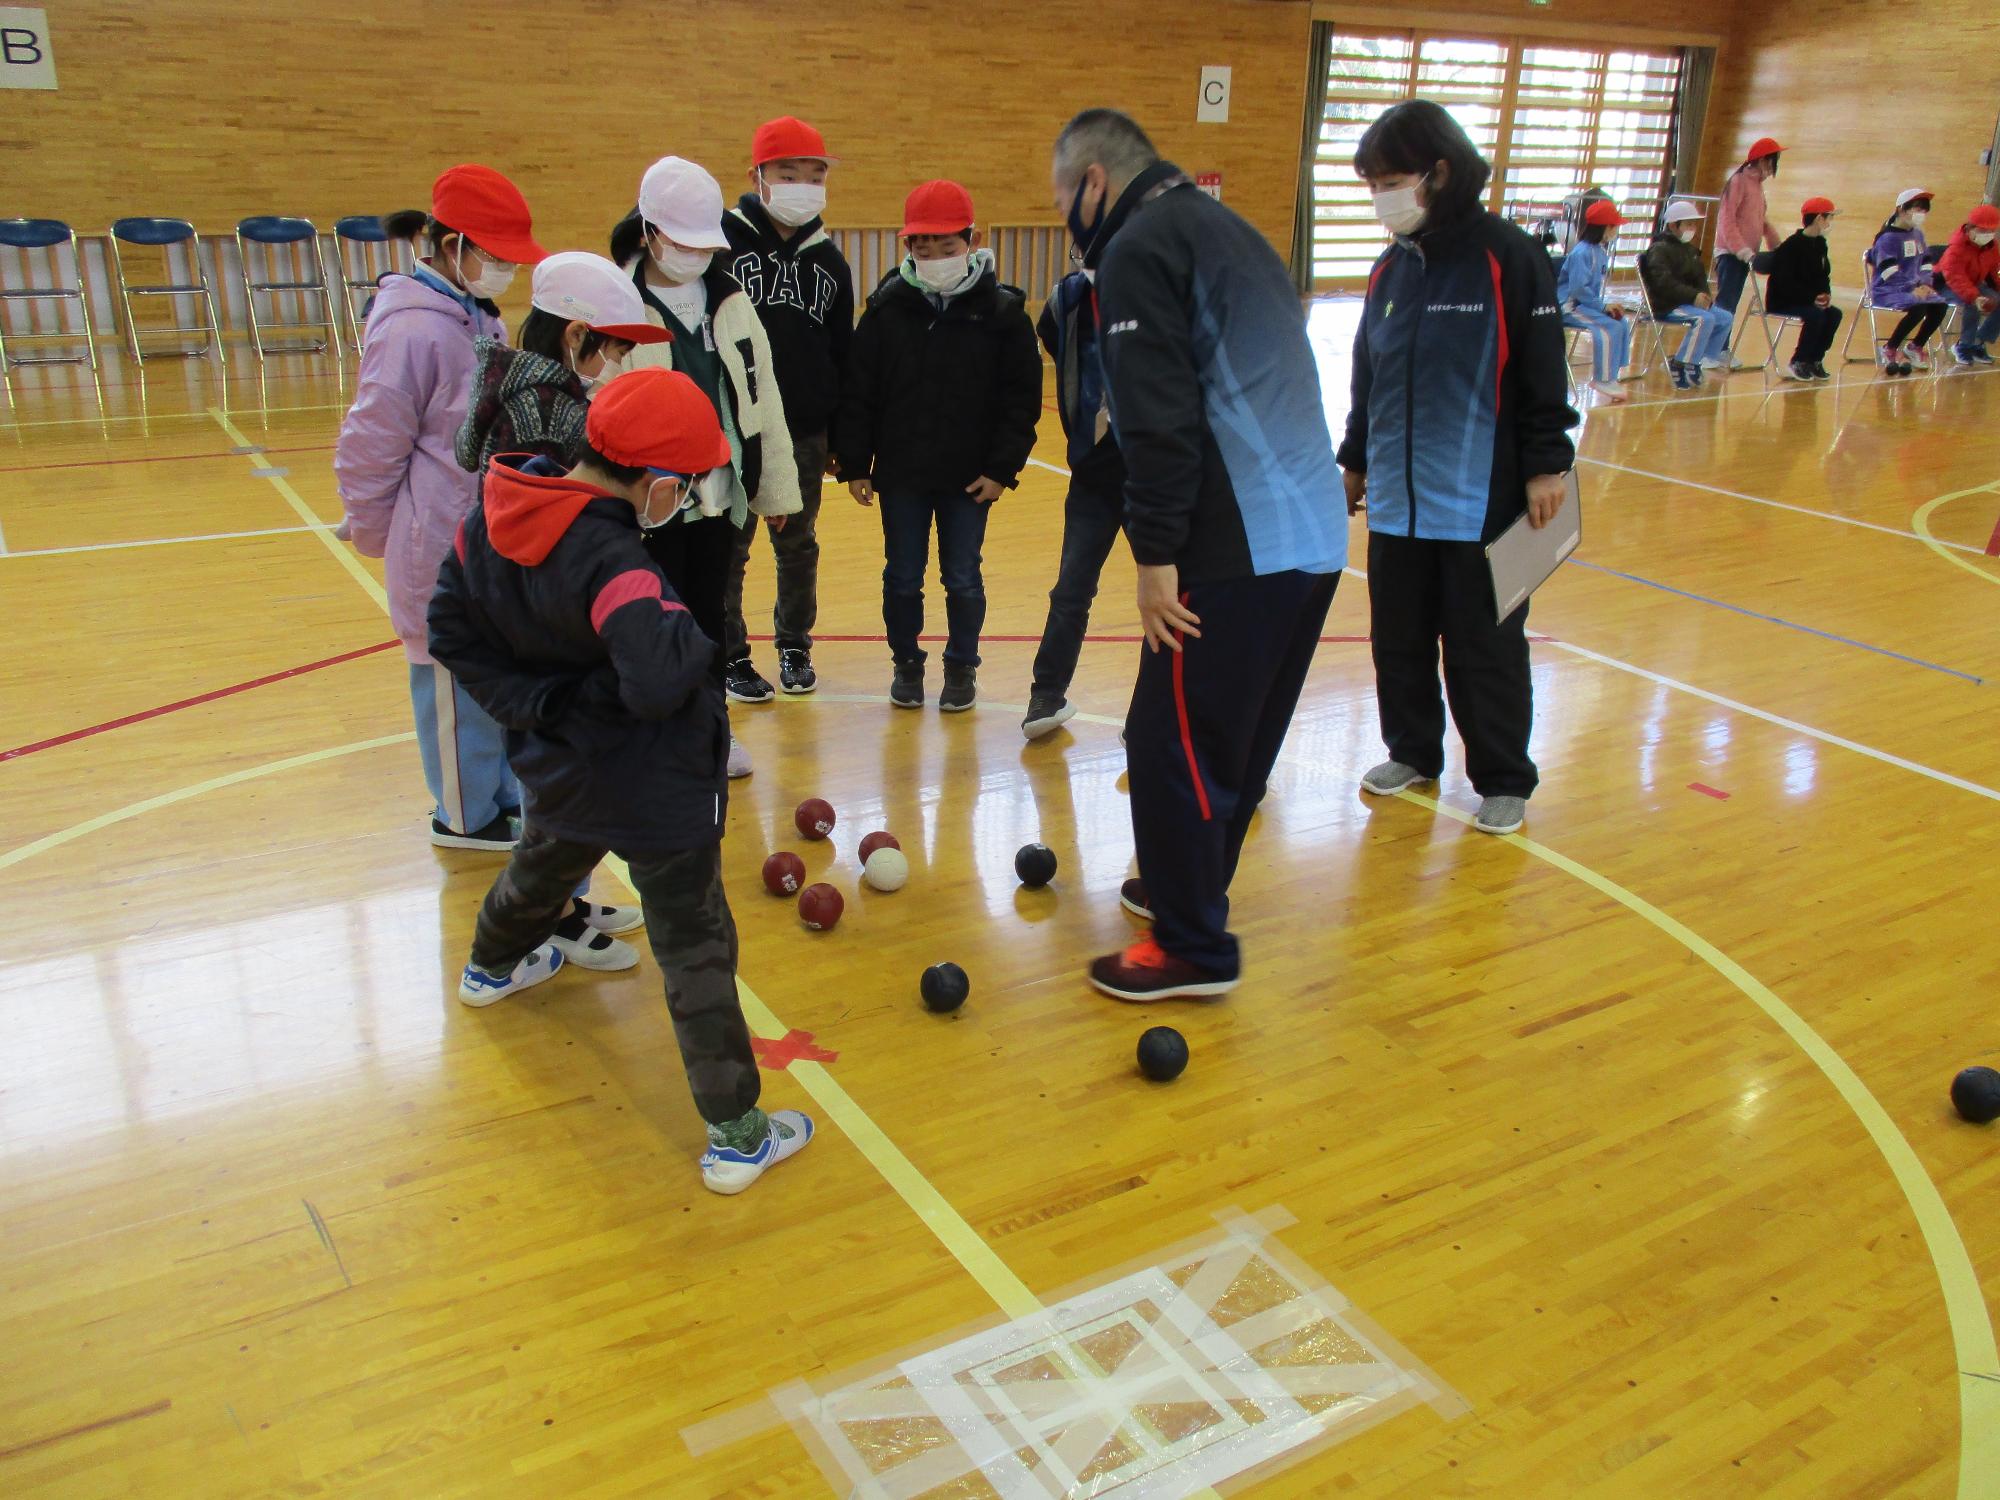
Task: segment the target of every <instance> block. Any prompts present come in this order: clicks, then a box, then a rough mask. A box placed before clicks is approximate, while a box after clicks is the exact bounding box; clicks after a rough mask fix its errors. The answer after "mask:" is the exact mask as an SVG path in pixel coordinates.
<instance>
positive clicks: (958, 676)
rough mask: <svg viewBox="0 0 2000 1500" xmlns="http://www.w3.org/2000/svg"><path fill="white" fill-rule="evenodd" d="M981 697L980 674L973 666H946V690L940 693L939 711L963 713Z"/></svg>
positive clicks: (946, 664) (947, 664) (948, 664)
mask: <svg viewBox="0 0 2000 1500" xmlns="http://www.w3.org/2000/svg"><path fill="white" fill-rule="evenodd" d="M978 697H979V674H978V672H977V671H976V670H975V669H974V668H972V667H955V666H953V665H952V664H951V663H950V662H946V663H945V667H944V691H943V692H941V693H939V694H938V712H939V713H944V714H962V713H964V712H965V711H966V710H967V709H968V708H970V707H972V705H973V703H974V702H975V701H976V700H977V699H978Z"/></svg>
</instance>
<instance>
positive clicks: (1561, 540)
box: [1486, 469, 1583, 624]
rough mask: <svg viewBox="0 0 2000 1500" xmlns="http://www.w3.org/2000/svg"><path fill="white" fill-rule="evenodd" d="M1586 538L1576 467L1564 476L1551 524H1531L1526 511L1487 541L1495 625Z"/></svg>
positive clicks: (1537, 586) (1550, 520) (1512, 611)
mask: <svg viewBox="0 0 2000 1500" xmlns="http://www.w3.org/2000/svg"><path fill="white" fill-rule="evenodd" d="M1582 541H1583V496H1582V495H1581V494H1580V493H1579V492H1578V490H1577V486H1576V470H1574V469H1571V470H1570V471H1569V472H1568V473H1567V474H1565V475H1563V499H1562V504H1561V505H1559V506H1558V507H1556V513H1555V514H1554V515H1553V516H1551V517H1549V524H1548V525H1546V526H1544V527H1542V529H1541V530H1539V531H1537V530H1536V529H1535V528H1534V527H1532V526H1530V525H1529V524H1528V517H1527V513H1526V512H1525V511H1524V512H1522V514H1521V516H1520V518H1519V519H1518V520H1516V521H1515V522H1514V524H1513V525H1512V526H1509V527H1508V528H1507V529H1506V530H1505V531H1503V532H1501V533H1500V535H1499V536H1497V537H1495V538H1494V539H1493V540H1492V541H1490V542H1488V543H1487V544H1486V566H1487V568H1488V569H1489V570H1491V572H1492V574H1493V620H1494V623H1495V624H1498V623H1499V622H1500V621H1502V620H1504V619H1506V618H1507V616H1509V615H1511V614H1512V613H1514V611H1515V610H1517V609H1519V608H1520V607H1521V606H1522V605H1523V604H1524V603H1526V602H1527V599H1528V596H1529V595H1530V594H1532V593H1534V591H1535V590H1536V589H1538V588H1540V587H1541V586H1542V585H1543V584H1545V583H1547V582H1548V581H1549V576H1550V575H1551V574H1553V573H1554V572H1555V570H1556V569H1557V568H1559V567H1561V566H1562V565H1563V563H1564V562H1565V561H1566V560H1567V559H1568V557H1569V555H1570V554H1571V553H1572V552H1574V551H1576V549H1577V547H1578V546H1579V545H1580V544H1581V543H1582Z"/></svg>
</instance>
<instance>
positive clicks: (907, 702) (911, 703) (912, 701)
mask: <svg viewBox="0 0 2000 1500" xmlns="http://www.w3.org/2000/svg"><path fill="white" fill-rule="evenodd" d="M889 706H890V707H891V708H922V707H923V706H924V700H923V699H921V698H898V697H897V696H896V695H895V694H894V693H891V694H890V695H889Z"/></svg>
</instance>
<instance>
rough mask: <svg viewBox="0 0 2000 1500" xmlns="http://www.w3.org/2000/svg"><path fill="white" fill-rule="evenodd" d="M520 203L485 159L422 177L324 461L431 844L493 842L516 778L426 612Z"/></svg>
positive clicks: (502, 830) (504, 825)
mask: <svg viewBox="0 0 2000 1500" xmlns="http://www.w3.org/2000/svg"><path fill="white" fill-rule="evenodd" d="M532 227H533V226H532V224H531V223H530V220H529V216H528V205H527V202H526V201H525V200H524V199H523V198H522V197H521V193H520V190H519V189H518V188H516V187H515V186H514V184H513V183H511V182H509V181H508V180H507V179H506V178H505V177H502V176H501V175H500V174H499V173H498V172H496V171H494V170H493V169H492V168H491V167H479V166H460V167H452V168H450V169H449V170H447V171H446V172H445V173H444V174H443V175H442V176H440V177H439V178H438V180H437V181H436V182H435V183H434V184H433V185H432V187H431V214H430V221H429V223H428V224H427V225H426V226H425V230H426V233H425V239H426V240H427V242H428V244H429V247H430V253H429V254H428V255H424V256H420V257H419V258H418V260H417V263H416V266H415V267H414V269H413V270H412V271H411V273H410V274H409V275H407V276H403V275H390V276H385V277H384V278H383V279H382V284H381V290H380V291H379V292H378V293H377V294H376V299H375V306H374V309H373V311H372V312H371V313H370V314H369V318H368V339H367V344H366V347H365V348H364V349H363V351H362V355H361V374H360V380H359V384H358V387H357V389H356V391H355V396H354V405H353V406H352V407H350V408H349V409H348V413H347V419H346V420H345V421H344V422H343V423H342V424H341V428H340V440H339V442H338V443H337V444H336V445H335V447H334V453H333V469H334V473H335V474H336V475H337V476H338V478H339V481H340V498H341V504H342V506H343V507H344V509H345V510H346V519H345V523H344V524H345V525H346V527H347V529H348V534H349V537H350V539H351V540H352V541H353V543H354V550H355V551H357V552H359V553H360V554H361V555H362V556H363V557H380V558H384V559H385V560H386V561H385V566H384V569H383V572H384V576H385V579H386V581H387V583H388V588H389V619H390V622H391V623H392V624H393V625H394V626H395V628H396V634H397V636H398V637H399V638H400V639H401V640H402V642H403V654H404V655H405V656H406V657H407V658H408V659H409V664H410V706H411V709H412V710H413V712H414V713H415V716H416V727H417V747H418V750H419V751H420V752H421V754H422V757H423V763H424V780H425V782H426V783H427V784H428V786H429V788H430V794H431V801H432V804H433V806H432V809H431V842H432V843H433V844H436V845H438V846H440V847H442V848H446V849H490V850H495V851H498V852H502V853H504V852H505V851H506V850H508V849H509V848H511V847H512V846H513V843H514V835H515V828H514V820H515V819H517V818H518V817H519V816H520V807H521V789H520V785H519V783H517V782H516V781H515V780H514V773H513V772H512V771H511V770H509V769H508V767H507V756H506V749H505V745H504V742H503V735H502V731H501V728H500V726H499V725H498V724H496V723H495V722H494V721H493V719H492V718H491V716H490V715H488V714H487V712H486V711H485V710H484V709H483V708H481V707H480V706H479V705H478V704H477V703H475V702H473V701H472V699H471V698H470V697H468V696H467V695H466V693H465V690H464V689H463V688H462V687H460V686H459V685H458V683H457V682H456V681H455V680H454V679H453V677H452V675H451V673H450V672H448V671H447V670H445V668H444V667H442V666H440V665H438V663H436V662H435V661H433V660H432V659H431V655H430V651H429V648H428V644H427V640H426V625H425V612H426V611H427V610H428V609H429V607H430V601H431V594H432V592H433V591H434V590H435V589H436V587H437V577H438V568H439V567H440V566H441V565H442V564H443V562H444V560H445V555H446V554H447V553H448V552H450V550H451V546H452V539H453V537H454V536H456V535H457V532H458V523H459V522H460V521H461V520H463V519H464V518H465V513H466V512H467V511H468V510H470V509H471V508H472V507H473V505H474V504H475V503H477V501H478V499H479V480H478V478H477V477H476V476H475V475H472V474H468V473H466V472H465V470H464V469H462V468H460V467H459V465H458V460H457V457H456V456H455V454H454V452H453V439H454V438H455V437H456V436H457V433H458V429H459V425H460V424H461V423H462V422H463V421H464V420H465V410H466V405H467V402H468V400H469V398H470V395H471V390H472V366H473V351H472V341H473V338H474V336H475V335H481V334H484V335H487V336H489V337H492V338H495V339H500V340H503V341H504V340H505V338H506V331H505V329H503V328H502V327H501V324H500V319H499V318H498V316H496V312H495V309H494V307H493V301H492V299H493V298H495V297H497V296H499V295H500V293H502V292H503V291H505V290H506V289H507V284H508V283H509V282H510V281H512V280H513V279H514V270H515V267H516V266H520V265H532V264H534V263H535V262H537V261H539V260H541V259H542V256H543V251H542V247H541V246H540V245H537V244H536V243H535V241H534V239H533V238H532V236H531V233H530V231H531V229H532Z"/></svg>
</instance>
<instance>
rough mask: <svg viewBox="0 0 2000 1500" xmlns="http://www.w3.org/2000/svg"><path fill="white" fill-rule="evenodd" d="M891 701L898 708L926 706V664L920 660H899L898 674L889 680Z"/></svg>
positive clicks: (897, 664)
mask: <svg viewBox="0 0 2000 1500" xmlns="http://www.w3.org/2000/svg"><path fill="white" fill-rule="evenodd" d="M889 701H890V702H891V703H893V704H895V705H896V707H898V708H922V707H923V706H924V664H923V663H922V662H920V661H899V662H897V663H896V675H895V677H894V678H892V679H891V680H890V682H889Z"/></svg>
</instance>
